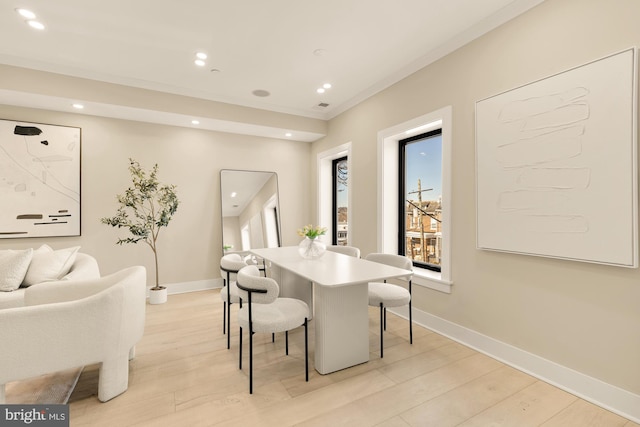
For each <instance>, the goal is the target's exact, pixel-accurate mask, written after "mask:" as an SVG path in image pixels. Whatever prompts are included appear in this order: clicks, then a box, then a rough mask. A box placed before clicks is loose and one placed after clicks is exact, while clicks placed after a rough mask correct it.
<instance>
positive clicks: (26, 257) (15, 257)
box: [0, 248, 33, 292]
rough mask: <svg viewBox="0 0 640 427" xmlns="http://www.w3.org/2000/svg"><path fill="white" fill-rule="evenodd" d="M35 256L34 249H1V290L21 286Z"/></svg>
mask: <svg viewBox="0 0 640 427" xmlns="http://www.w3.org/2000/svg"><path fill="white" fill-rule="evenodd" d="M32 257H33V249H31V248H29V249H26V250H23V251H19V250H18V251H14V250H11V249H5V250H2V251H0V291H3V292H11V291H15V290H16V289H18V288H19V287H20V284H21V283H22V280H24V276H25V274H26V273H27V269H28V268H29V263H30V262H31V258H32Z"/></svg>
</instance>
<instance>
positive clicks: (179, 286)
mask: <svg viewBox="0 0 640 427" xmlns="http://www.w3.org/2000/svg"><path fill="white" fill-rule="evenodd" d="M163 286H166V287H167V295H175V294H184V293H186V292H196V291H205V290H207V289H219V288H222V279H221V278H220V279H206V280H195V281H192V282H179V283H169V284H165V285H163ZM148 296H149V290H147V297H148Z"/></svg>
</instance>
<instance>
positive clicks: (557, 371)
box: [389, 307, 640, 423]
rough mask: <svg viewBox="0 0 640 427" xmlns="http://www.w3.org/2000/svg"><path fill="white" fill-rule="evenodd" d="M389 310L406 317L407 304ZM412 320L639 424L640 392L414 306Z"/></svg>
mask: <svg viewBox="0 0 640 427" xmlns="http://www.w3.org/2000/svg"><path fill="white" fill-rule="evenodd" d="M389 311H390V312H393V313H395V314H397V315H399V316H401V317H404V318H405V319H406V318H408V307H401V308H397V309H389ZM413 321H414V323H416V324H419V325H421V326H424V327H425V328H427V329H431V330H432V331H434V332H437V333H439V334H441V335H444V336H446V337H448V338H451V339H452V340H454V341H457V342H459V343H461V344H463V345H466V346H467V347H471V348H473V349H474V350H477V351H479V352H481V353H484V354H486V355H487V356H490V357H492V358H494V359H497V360H499V361H501V362H503V363H505V364H507V365H509V366H512V367H514V368H516V369H518V370H520V371H523V372H526V373H527V374H529V375H532V376H534V377H536V378H538V379H540V380H542V381H545V382H547V383H549V384H552V385H554V386H556V387H558V388H560V389H562V390H565V391H567V392H569V393H571V394H573V395H575V396H578V397H580V398H582V399H584V400H586V401H588V402H591V403H593V404H595V405H598V406H600V407H602V408H604V409H607V410H609V411H611V412H614V413H616V414H618V415H620V416H623V417H625V418H628V419H630V420H632V421H634V422H636V423H640V395H638V394H634V393H631V392H629V391H627V390H624V389H621V388H619V387H616V386H614V385H611V384H608V383H605V382H604V381H601V380H598V379H596V378H593V377H590V376H588V375H585V374H583V373H580V372H578V371H575V370H573V369H570V368H567V367H566V366H562V365H559V364H557V363H555V362H552V361H550V360H547V359H544V358H542V357H540V356H537V355H535V354H533V353H529V352H528V351H525V350H522V349H519V348H517V347H514V346H512V345H510V344H507V343H504V342H501V341H498V340H496V339H493V338H491V337H488V336H486V335H483V334H481V333H478V332H476V331H474V330H471V329H468V328H466V327H464V326H460V325H458V324H456V323H452V322H450V321H448V320H445V319H442V318H440V317H437V316H434V315H432V314H429V313H426V312H424V311H421V310H417V309H415V308H414V309H413Z"/></svg>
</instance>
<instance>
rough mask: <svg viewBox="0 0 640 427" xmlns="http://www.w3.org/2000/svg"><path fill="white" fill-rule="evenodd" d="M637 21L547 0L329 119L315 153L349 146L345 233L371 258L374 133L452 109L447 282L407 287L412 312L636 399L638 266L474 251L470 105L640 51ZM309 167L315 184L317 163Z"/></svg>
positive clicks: (622, 2)
mask: <svg viewBox="0 0 640 427" xmlns="http://www.w3.org/2000/svg"><path fill="white" fill-rule="evenodd" d="M638 17H640V2H638V1H637V0H615V1H611V2H605V1H595V0H594V1H591V0H589V1H584V0H547V1H545V2H544V3H542V4H541V5H539V6H537V7H536V8H534V9H532V10H530V11H529V12H527V13H525V14H524V15H521V16H520V17H518V18H516V19H515V20H513V21H511V22H509V23H507V24H505V25H503V26H501V27H499V28H497V29H496V30H494V31H492V32H490V33H488V34H487V35H485V36H483V37H481V38H480V39H478V40H476V41H474V42H472V43H470V44H468V45H466V46H464V47H463V48H461V49H459V50H458V51H456V52H454V53H452V54H450V55H448V56H446V57H444V58H442V59H441V60H439V61H437V62H435V63H433V64H432V65H430V66H427V67H426V68H424V69H422V70H420V71H418V72H416V73H414V74H413V75H411V76H409V77H408V78H406V79H404V80H402V81H401V82H399V83H397V84H395V85H394V86H392V87H390V88H388V89H387V90H385V91H383V92H381V93H379V94H377V95H376V96H374V97H372V98H369V99H368V100H366V101H365V102H362V103H361V104H359V105H358V106H356V107H354V108H352V109H351V110H349V111H347V112H345V113H343V114H342V115H340V116H338V117H336V118H334V119H333V120H331V122H330V126H329V133H328V135H327V136H326V137H325V138H324V139H322V140H320V141H317V142H315V143H314V144H313V150H312V159H314V158H315V157H316V155H317V154H318V153H321V152H324V151H326V150H329V149H331V148H332V147H336V146H338V145H340V144H344V143H346V142H351V143H352V154H351V168H350V171H349V173H350V179H352V187H351V189H350V192H351V193H352V194H351V195H352V198H353V199H352V201H353V205H352V206H351V207H350V214H351V215H352V216H351V218H352V220H351V221H350V223H349V233H350V234H351V236H352V238H353V240H352V244H353V245H355V246H358V247H360V249H361V250H362V253H363V254H367V253H369V252H373V251H376V250H377V248H376V235H375V233H374V232H373V230H375V229H376V220H377V219H376V197H377V189H376V184H375V183H376V181H377V180H376V170H377V169H376V138H377V132H378V131H380V130H382V129H385V128H389V127H392V126H394V125H396V124H399V123H402V122H405V121H407V120H409V119H412V118H414V117H418V116H421V115H423V114H427V113H429V112H432V111H435V110H437V109H439V108H442V107H444V106H447V105H451V106H452V107H453V220H452V229H453V231H452V234H453V238H452V243H453V249H452V251H453V252H452V260H451V261H452V270H453V274H452V276H453V282H454V285H453V288H452V293H451V294H444V293H440V292H437V291H433V290H429V289H426V288H421V287H416V288H414V289H415V291H414V304H415V305H414V307H415V308H417V309H418V310H421V311H424V312H427V313H429V314H430V315H434V316H437V317H439V318H441V319H444V320H446V321H450V322H453V323H454V324H456V325H459V326H462V327H465V328H469V329H470V330H471V331H473V332H474V333H477V334H483V335H485V336H487V337H489V338H491V339H495V340H498V341H501V342H503V343H506V344H509V345H513V346H515V347H517V348H519V349H522V350H524V351H525V352H530V353H531V354H533V355H535V356H537V357H540V358H544V359H547V360H550V361H553V362H555V363H558V364H560V365H562V366H564V367H567V368H569V369H572V370H575V371H578V372H580V373H583V374H585V375H587V376H590V377H593V378H596V379H598V380H601V381H604V382H606V383H608V384H610V385H613V386H615V387H619V388H620V389H623V390H626V391H628V392H631V393H635V394H636V395H640V310H639V309H638V304H639V302H640V271H639V270H638V269H626V268H616V267H609V266H602V265H593V264H586V263H578V262H570V261H560V260H553V259H544V258H538V257H531V256H523V255H513V254H504V253H496V252H488V251H481V250H477V249H476V241H475V236H476V218H475V216H476V215H475V206H476V200H475V136H474V107H475V102H476V101H477V100H480V99H483V98H486V97H488V96H491V95H494V94H497V93H500V92H502V91H505V90H508V89H511V88H514V87H518V86H521V85H524V84H527V83H529V82H532V81H535V80H538V79H541V78H544V77H547V76H549V75H551V74H554V73H558V72H561V71H564V70H567V69H569V68H572V67H575V66H578V65H581V64H584V63H586V62H589V61H592V60H595V59H598V58H601V57H603V56H605V55H608V54H611V53H614V52H618V51H621V50H623V49H626V48H629V47H630V46H640V25H638ZM426 24H428V21H427V22H426ZM603 143H605V142H603ZM603 155H606V150H603ZM310 167H311V168H312V174H313V176H314V177H313V178H312V188H316V185H315V175H316V165H315V162H312V163H311V164H310ZM611 191H615V189H613V188H612V189H611ZM621 197H624V195H621ZM315 201H316V197H312V198H311V202H312V203H314V204H315ZM316 211H317V209H316V207H315V206H314V207H313V209H312V211H311V212H316ZM604 211H606V207H605V209H604Z"/></svg>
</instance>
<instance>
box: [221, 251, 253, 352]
mask: <svg viewBox="0 0 640 427" xmlns="http://www.w3.org/2000/svg"><path fill="white" fill-rule="evenodd" d="M246 265H247V263H246V262H245V261H244V260H243V259H242V257H241V256H240V255H239V254H227V255H224V256H223V257H222V258H221V259H220V276H222V280H223V282H224V283H223V284H224V286H223V287H222V290H220V299H222V302H223V304H224V305H223V310H222V333H223V334H227V349H229V348H231V304H235V303H238V302H239V301H240V299H239V298H238V288H237V287H236V275H237V273H238V271H240V269H242V268H243V267H246Z"/></svg>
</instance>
